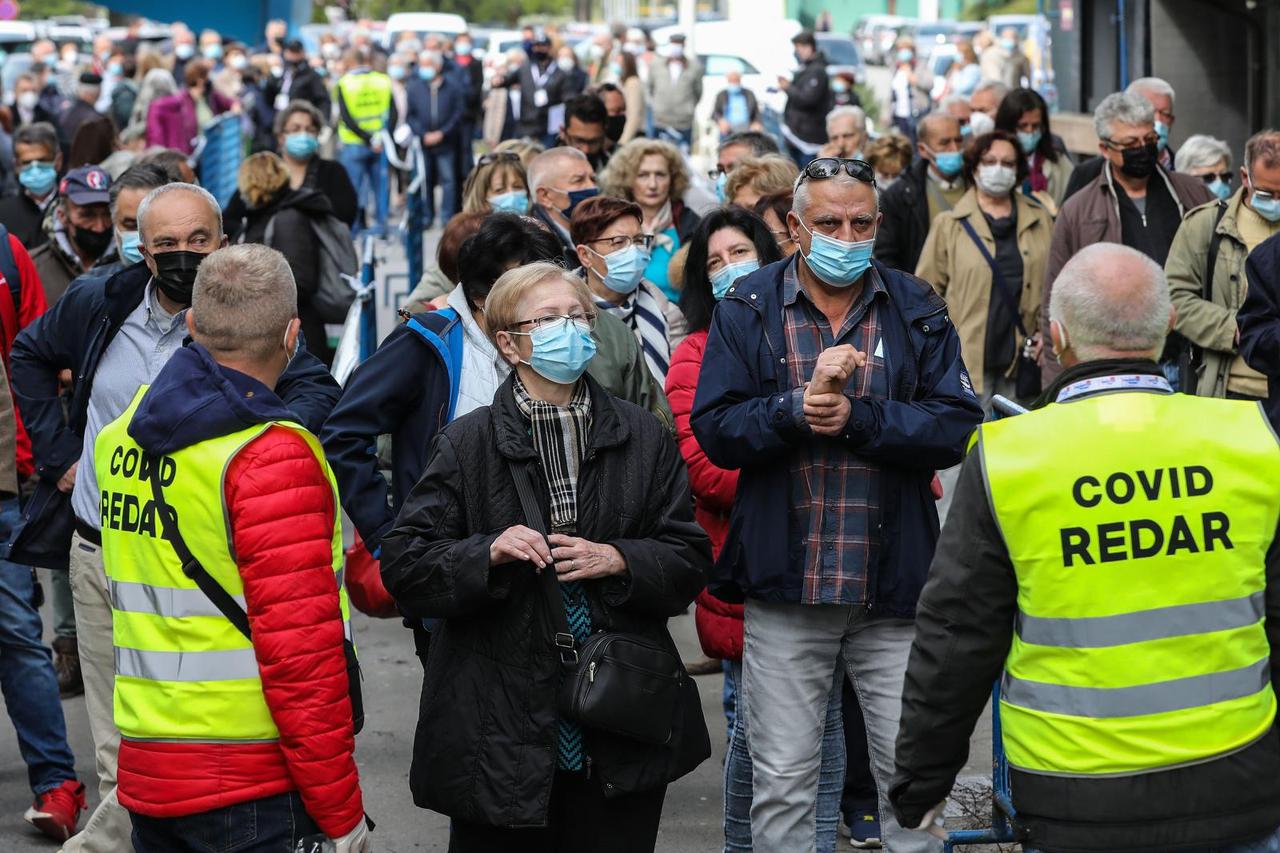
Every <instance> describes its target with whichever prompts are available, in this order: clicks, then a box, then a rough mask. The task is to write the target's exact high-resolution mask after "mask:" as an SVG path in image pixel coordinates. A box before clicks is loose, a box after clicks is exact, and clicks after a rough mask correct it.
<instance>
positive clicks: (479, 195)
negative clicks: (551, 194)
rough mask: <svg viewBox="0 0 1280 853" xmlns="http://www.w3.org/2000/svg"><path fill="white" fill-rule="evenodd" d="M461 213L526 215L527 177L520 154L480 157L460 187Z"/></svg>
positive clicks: (499, 153)
mask: <svg viewBox="0 0 1280 853" xmlns="http://www.w3.org/2000/svg"><path fill="white" fill-rule="evenodd" d="M462 212H463V213H490V212H493V213H518V214H520V215H521V216H524V215H525V214H527V213H528V212H529V176H528V175H527V174H526V173H525V170H524V164H523V163H521V162H520V155H519V154H517V153H516V152H514V151H493V152H491V153H489V154H484V155H481V157H480V159H479V160H477V161H476V167H475V168H474V169H472V170H471V174H469V175H467V180H466V183H464V184H463V185H462Z"/></svg>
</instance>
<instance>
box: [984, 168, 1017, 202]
mask: <svg viewBox="0 0 1280 853" xmlns="http://www.w3.org/2000/svg"><path fill="white" fill-rule="evenodd" d="M976 181H977V184H978V189H980V190H982V191H983V192H984V193H986V194H987V195H1008V194H1009V191H1010V190H1012V189H1013V185H1014V184H1016V183H1017V182H1018V173H1017V172H1016V171H1014V170H1013V169H1011V168H1009V167H1008V166H1001V165H1000V164H998V163H992V164H989V165H981V166H979V167H978V174H977V175H976Z"/></svg>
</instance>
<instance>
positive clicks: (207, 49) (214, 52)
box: [200, 44, 222, 60]
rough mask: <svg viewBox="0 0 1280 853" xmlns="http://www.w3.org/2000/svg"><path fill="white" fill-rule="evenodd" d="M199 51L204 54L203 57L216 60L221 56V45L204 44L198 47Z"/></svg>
mask: <svg viewBox="0 0 1280 853" xmlns="http://www.w3.org/2000/svg"><path fill="white" fill-rule="evenodd" d="M200 52H201V53H202V54H204V58H205V59H213V60H218V59H221V58H222V45H220V44H206V45H205V46H204V47H202V48H200Z"/></svg>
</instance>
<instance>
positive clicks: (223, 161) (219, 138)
mask: <svg viewBox="0 0 1280 853" xmlns="http://www.w3.org/2000/svg"><path fill="white" fill-rule="evenodd" d="M243 155H244V145H243V143H242V142H241V139H240V116H239V115H237V114H235V113H223V114H222V115H220V116H218V117H217V118H215V119H214V120H213V121H211V122H209V124H207V125H205V128H204V134H203V136H202V137H201V140H200V143H199V153H198V155H197V159H196V163H195V164H194V165H195V166H196V173H197V175H198V176H199V178H200V185H201V186H202V187H204V188H205V189H207V190H208V191H209V192H211V193H212V194H213V197H214V198H216V199H217V200H218V204H220V205H222V206H223V207H226V206H227V202H229V201H231V197H232V196H233V195H235V192H236V179H237V178H238V177H239V174H240V160H241V158H242V157H243Z"/></svg>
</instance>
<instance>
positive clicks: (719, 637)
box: [666, 329, 742, 660]
mask: <svg viewBox="0 0 1280 853" xmlns="http://www.w3.org/2000/svg"><path fill="white" fill-rule="evenodd" d="M706 347H707V330H706V329H700V330H698V331H696V332H693V333H691V334H690V335H689V336H688V337H687V338H685V339H684V341H683V342H682V343H681V344H680V346H678V347H676V351H675V353H673V354H672V356H671V367H670V369H669V370H668V371H667V389H666V390H667V401H668V402H669V403H670V404H671V413H672V414H673V415H674V416H675V419H676V439H677V441H678V442H679V444H680V454H681V455H682V456H684V461H685V464H686V465H688V466H689V486H690V488H691V489H692V491H693V499H694V514H695V515H696V517H697V519H698V523H699V524H701V525H702V529H703V530H705V531H707V536H708V537H710V539H711V550H712V552H713V553H714V555H715V556H716V557H717V558H718V557H719V556H720V549H721V548H722V547H724V538H725V535H726V534H727V533H728V532H729V511H730V510H731V509H733V497H734V494H735V493H736V492H737V491H738V472H737V471H729V470H726V469H724V468H717V467H716V466H715V465H712V464H711V461H710V460H709V459H707V457H706V454H704V453H703V452H702V448H701V447H700V446H698V440H697V439H696V438H694V436H693V430H692V429H690V427H689V415H690V413H691V412H692V411H693V397H694V394H695V393H696V392H697V390H698V372H699V371H700V370H701V369H702V353H703V350H705V349H706ZM697 604H698V607H697V610H696V611H695V613H694V622H695V624H696V625H697V628H698V640H699V641H700V642H701V643H702V650H703V652H705V653H706V654H707V656H708V657H713V658H723V659H725V660H741V659H742V605H741V604H729V603H727V602H724V601H721V600H720V599H718V598H716V597H715V596H713V595H711V593H709V592H707V591H706V590H705V589H704V590H703V591H702V592H700V593H698V599H697Z"/></svg>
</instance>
